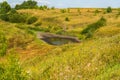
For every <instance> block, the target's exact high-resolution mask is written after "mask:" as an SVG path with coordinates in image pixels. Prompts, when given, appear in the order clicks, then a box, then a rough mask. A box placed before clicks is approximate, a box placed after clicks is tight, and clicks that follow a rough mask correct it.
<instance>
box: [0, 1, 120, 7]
mask: <svg viewBox="0 0 120 80" xmlns="http://www.w3.org/2000/svg"><path fill="white" fill-rule="evenodd" d="M2 1H7V2H9V3H10V4H11V6H12V7H13V6H15V5H16V4H20V3H22V2H23V1H24V0H0V2H2ZM36 1H37V2H38V5H47V6H50V7H51V6H54V7H56V8H68V7H73V8H78V7H80V8H106V7H108V6H111V7H113V8H118V7H120V0H36Z"/></svg>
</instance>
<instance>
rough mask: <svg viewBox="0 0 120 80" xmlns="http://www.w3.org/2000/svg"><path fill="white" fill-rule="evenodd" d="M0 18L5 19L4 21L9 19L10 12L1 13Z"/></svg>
mask: <svg viewBox="0 0 120 80" xmlns="http://www.w3.org/2000/svg"><path fill="white" fill-rule="evenodd" d="M0 19H2V20H4V21H9V18H8V14H6V13H5V14H0Z"/></svg>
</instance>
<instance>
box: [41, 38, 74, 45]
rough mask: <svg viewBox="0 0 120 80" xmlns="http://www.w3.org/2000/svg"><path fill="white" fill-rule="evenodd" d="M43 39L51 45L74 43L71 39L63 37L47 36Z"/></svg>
mask: <svg viewBox="0 0 120 80" xmlns="http://www.w3.org/2000/svg"><path fill="white" fill-rule="evenodd" d="M43 40H44V41H45V42H47V43H48V44H51V45H63V44H68V43H73V41H71V40H70V39H63V38H47V39H43Z"/></svg>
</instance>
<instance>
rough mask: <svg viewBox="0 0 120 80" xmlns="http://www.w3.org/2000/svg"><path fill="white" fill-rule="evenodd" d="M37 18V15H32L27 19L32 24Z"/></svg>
mask: <svg viewBox="0 0 120 80" xmlns="http://www.w3.org/2000/svg"><path fill="white" fill-rule="evenodd" d="M37 20H38V19H37V18H36V17H35V16H32V17H30V18H29V19H28V20H27V24H32V23H34V22H36V21H37Z"/></svg>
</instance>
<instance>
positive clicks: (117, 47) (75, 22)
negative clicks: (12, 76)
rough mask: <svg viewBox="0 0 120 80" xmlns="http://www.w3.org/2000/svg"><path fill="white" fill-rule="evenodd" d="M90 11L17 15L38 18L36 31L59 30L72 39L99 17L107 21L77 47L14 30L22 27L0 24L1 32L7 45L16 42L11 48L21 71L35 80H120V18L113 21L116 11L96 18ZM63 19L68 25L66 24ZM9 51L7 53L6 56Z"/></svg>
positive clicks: (57, 11)
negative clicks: (46, 41) (39, 24)
mask: <svg viewBox="0 0 120 80" xmlns="http://www.w3.org/2000/svg"><path fill="white" fill-rule="evenodd" d="M93 11H94V9H89V12H88V9H82V10H81V15H80V14H79V13H78V12H77V9H71V10H70V13H61V12H60V10H58V9H57V10H48V11H42V10H20V11H19V12H21V13H29V14H30V13H31V14H32V15H34V16H37V17H39V20H38V22H42V25H41V26H38V27H43V28H44V27H48V26H49V25H52V26H55V27H62V28H66V31H67V32H69V33H73V32H74V34H75V35H77V34H79V33H80V31H81V30H82V29H84V28H85V27H86V26H87V25H88V24H90V23H94V22H96V20H98V19H99V18H100V17H101V16H104V17H105V18H106V19H107V25H106V26H104V27H102V28H100V29H99V30H97V31H96V33H95V34H94V36H93V38H91V39H88V40H85V41H83V42H82V43H78V44H66V45H62V46H51V45H48V44H46V43H44V42H43V41H41V40H38V39H36V38H35V36H34V35H32V34H29V32H28V31H27V30H26V29H20V28H18V27H17V26H23V27H27V26H28V25H24V24H12V23H7V22H3V21H0V30H1V31H3V32H4V33H5V35H6V37H7V39H8V40H9V45H10V43H12V42H15V43H12V44H14V45H12V44H11V46H12V47H14V48H15V49H16V52H17V53H21V54H19V56H20V60H21V63H22V66H23V68H24V69H25V70H26V71H27V72H29V73H30V75H31V78H33V79H35V80H46V79H48V80H49V79H52V80H80V79H81V80H86V79H89V80H110V79H113V80H119V79H120V77H119V76H120V64H119V63H120V60H119V59H120V54H119V53H120V26H119V25H120V17H116V14H117V13H118V11H117V10H114V11H113V13H109V14H103V10H101V11H102V12H100V13H98V14H96V15H95V13H94V12H93ZM65 17H68V18H69V19H70V21H69V22H66V21H65ZM33 27H35V26H33ZM16 34H17V36H16ZM69 35H71V34H69ZM11 39H12V40H13V39H15V41H11ZM10 50H11V49H8V53H9V51H10ZM1 60H2V58H1ZM3 62H4V59H3Z"/></svg>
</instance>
